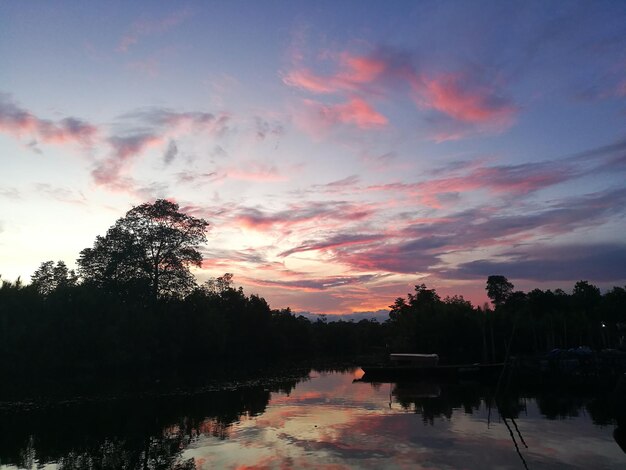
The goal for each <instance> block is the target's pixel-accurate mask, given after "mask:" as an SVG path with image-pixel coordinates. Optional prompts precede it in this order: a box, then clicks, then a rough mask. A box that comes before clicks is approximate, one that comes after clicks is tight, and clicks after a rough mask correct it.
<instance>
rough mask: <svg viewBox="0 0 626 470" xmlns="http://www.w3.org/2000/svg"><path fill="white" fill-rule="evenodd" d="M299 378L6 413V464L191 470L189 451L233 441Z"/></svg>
mask: <svg viewBox="0 0 626 470" xmlns="http://www.w3.org/2000/svg"><path fill="white" fill-rule="evenodd" d="M299 380H300V379H290V380H284V381H274V382H272V383H271V384H270V385H267V384H257V385H254V386H244V387H239V388H233V389H232V390H221V391H211V392H205V393H199V394H191V395H190V394H179V395H176V396H168V397H163V396H161V397H152V398H146V397H143V398H134V399H126V400H122V399H116V400H108V401H102V400H100V401H92V402H89V401H84V400H83V401H81V402H80V403H61V404H59V403H57V404H55V405H51V406H39V407H36V408H34V409H24V408H25V407H22V409H15V408H16V407H18V405H14V406H13V408H11V409H8V410H0V464H8V465H15V466H17V467H20V468H24V467H26V468H32V467H34V466H42V465H43V464H46V463H51V462H56V463H57V464H58V466H59V468H60V469H178V470H183V469H193V468H196V467H195V463H194V461H193V459H191V460H184V459H182V453H183V451H184V450H185V449H186V448H187V447H188V446H189V444H190V443H192V442H193V441H194V440H195V439H197V438H198V437H200V436H212V437H215V438H218V439H227V438H228V437H229V432H230V429H231V426H232V424H233V423H234V422H236V421H239V420H241V419H245V418H246V417H252V416H256V415H259V414H261V413H263V412H264V411H265V409H266V407H267V405H268V403H269V400H270V397H271V393H272V392H278V391H282V392H287V393H289V392H290V391H291V390H293V388H294V387H295V385H296V384H297V383H298V382H299Z"/></svg>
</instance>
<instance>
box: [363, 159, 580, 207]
mask: <svg viewBox="0 0 626 470" xmlns="http://www.w3.org/2000/svg"><path fill="white" fill-rule="evenodd" d="M579 175H580V171H579V170H577V169H576V168H574V167H572V166H571V165H569V164H566V163H562V162H550V161H547V162H538V163H523V164H520V165H509V166H505V165H503V166H492V167H486V166H480V167H476V168H473V169H472V170H471V171H469V172H468V173H466V174H464V175H459V176H454V175H453V176H449V177H444V178H434V179H430V180H426V181H424V182H418V183H409V184H406V183H390V184H385V185H377V186H369V187H368V188H367V189H366V190H367V191H391V192H394V193H398V192H403V193H405V194H406V195H407V196H408V197H410V198H416V199H418V200H419V201H420V202H421V203H422V204H425V205H427V206H430V207H434V208H441V207H443V206H444V205H445V202H446V201H450V200H451V199H450V198H449V196H450V195H451V194H455V193H458V194H460V193H464V192H469V191H480V190H484V191H488V192H491V193H506V194H511V195H523V194H529V193H532V192H534V191H538V190H541V189H544V188H547V187H550V186H553V185H556V184H559V183H562V182H565V181H568V180H571V179H572V178H575V177H577V176H579Z"/></svg>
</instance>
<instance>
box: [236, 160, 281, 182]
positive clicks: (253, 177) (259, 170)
mask: <svg viewBox="0 0 626 470" xmlns="http://www.w3.org/2000/svg"><path fill="white" fill-rule="evenodd" d="M226 175H227V177H228V178H231V179H236V180H242V181H254V182H259V183H276V182H280V181H287V180H288V179H289V178H288V177H287V176H285V175H283V174H281V173H280V171H279V170H278V168H277V167H276V166H275V165H272V164H268V163H263V162H254V161H252V162H248V163H247V164H246V165H245V167H237V168H230V169H227V170H226Z"/></svg>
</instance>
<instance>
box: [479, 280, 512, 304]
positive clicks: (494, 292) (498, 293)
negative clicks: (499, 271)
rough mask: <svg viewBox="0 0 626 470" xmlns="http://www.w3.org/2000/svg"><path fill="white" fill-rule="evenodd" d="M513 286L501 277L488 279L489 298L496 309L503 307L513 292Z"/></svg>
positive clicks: (486, 288)
mask: <svg viewBox="0 0 626 470" xmlns="http://www.w3.org/2000/svg"><path fill="white" fill-rule="evenodd" d="M513 287H514V286H513V284H511V283H510V282H509V280H508V279H507V278H506V277H504V276H501V275H493V276H489V277H488V278H487V286H486V287H485V290H486V291H487V296H488V297H489V298H490V299H491V302H492V303H493V306H494V307H496V308H497V307H499V306H500V305H502V304H503V303H504V302H505V301H506V299H507V298H508V297H509V296H510V295H511V293H512V292H513Z"/></svg>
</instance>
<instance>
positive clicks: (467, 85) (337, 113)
mask: <svg viewBox="0 0 626 470" xmlns="http://www.w3.org/2000/svg"><path fill="white" fill-rule="evenodd" d="M330 57H334V58H335V62H336V65H337V67H336V69H337V70H336V71H335V72H334V73H330V74H327V75H319V74H316V73H314V72H313V71H312V70H311V69H310V68H306V67H301V66H299V64H298V65H297V66H296V67H295V68H294V69H293V70H291V71H290V72H288V73H287V74H286V75H285V76H284V77H283V82H284V83H285V84H286V85H288V86H292V87H296V88H299V89H301V90H304V91H307V92H310V93H315V94H335V95H338V96H344V97H346V98H349V100H350V103H351V106H350V107H348V108H346V109H345V110H344V109H342V108H341V107H340V106H341V105H336V106H334V107H332V108H331V107H328V106H323V105H320V104H317V110H318V111H317V112H318V114H320V115H322V116H321V117H320V119H321V120H322V122H323V124H322V127H323V126H330V125H333V124H335V123H336V122H352V123H353V124H356V125H358V126H359V127H361V128H367V127H373V126H380V125H385V124H387V118H386V117H383V116H381V115H380V114H379V113H375V114H373V113H372V111H373V110H372V109H371V106H369V105H368V104H367V101H366V99H367V100H370V99H371V98H373V97H386V98H389V97H390V96H393V95H395V94H397V93H413V94H414V96H413V98H414V100H415V101H416V103H417V105H418V106H419V107H420V108H426V109H433V110H436V111H437V112H439V113H441V114H442V115H444V116H447V117H448V118H451V119H453V120H455V121H457V122H458V123H463V124H464V125H465V126H464V128H461V129H454V130H445V131H441V130H438V131H437V132H436V137H435V140H437V141H444V140H451V139H459V138H462V137H464V136H466V135H468V134H469V133H470V132H476V131H479V132H481V131H485V130H491V131H493V130H496V131H498V130H502V129H504V128H507V127H509V126H510V125H511V124H512V123H513V121H514V118H515V115H516V114H517V112H518V108H517V107H516V106H514V105H513V104H512V103H511V102H510V101H509V100H508V99H507V98H505V97H504V96H503V95H502V93H501V90H500V89H499V87H496V86H494V85H493V84H492V83H491V82H490V81H489V80H485V78H484V77H482V76H480V73H478V72H477V71H474V70H464V71H463V72H458V73H450V72H440V71H437V70H429V68H428V67H427V66H425V65H424V64H421V67H420V68H419V69H418V68H417V67H416V66H415V65H414V59H413V57H412V56H411V54H407V53H403V52H402V51H399V50H395V49H392V48H378V49H375V50H373V51H372V52H371V53H370V54H367V55H354V54H350V53H348V52H344V53H340V54H330ZM355 96H356V97H357V98H355ZM354 100H360V101H361V102H359V103H358V107H360V108H362V109H359V110H357V109H356V108H357V106H356V105H357V103H355V102H354ZM363 103H365V105H363ZM308 104H309V105H311V102H310V101H309V102H308ZM348 116H350V117H348ZM356 116H358V117H356ZM361 116H362V117H361ZM468 125H470V128H469V129H468V128H467V127H468ZM471 126H480V127H478V128H471ZM485 126H488V127H487V128H485ZM314 130H316V129H314ZM317 130H319V129H317Z"/></svg>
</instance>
